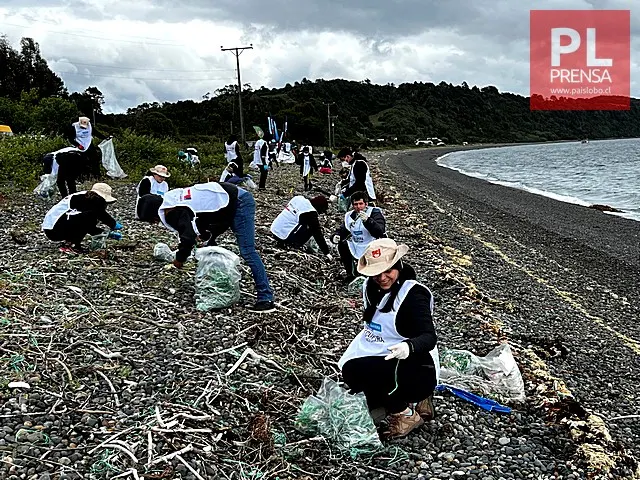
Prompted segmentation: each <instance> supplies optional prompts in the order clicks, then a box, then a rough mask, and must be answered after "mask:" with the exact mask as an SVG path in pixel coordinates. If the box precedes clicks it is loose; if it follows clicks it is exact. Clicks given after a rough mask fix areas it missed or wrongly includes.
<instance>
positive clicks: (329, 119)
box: [323, 102, 336, 150]
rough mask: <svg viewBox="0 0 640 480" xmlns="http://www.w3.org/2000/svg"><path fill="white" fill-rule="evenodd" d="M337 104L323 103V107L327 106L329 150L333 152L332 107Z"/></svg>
mask: <svg viewBox="0 0 640 480" xmlns="http://www.w3.org/2000/svg"><path fill="white" fill-rule="evenodd" d="M335 104H336V102H323V105H326V106H327V127H328V130H329V150H331V105H335Z"/></svg>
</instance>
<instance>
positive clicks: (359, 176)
mask: <svg viewBox="0 0 640 480" xmlns="http://www.w3.org/2000/svg"><path fill="white" fill-rule="evenodd" d="M338 158H339V159H340V161H343V162H347V163H348V164H349V165H350V166H351V172H350V174H349V186H348V187H347V188H345V189H344V190H343V191H342V195H344V196H345V197H350V196H351V195H352V194H354V193H355V192H367V195H369V203H370V204H371V205H372V206H373V205H375V201H376V193H375V189H374V188H373V180H372V178H371V172H370V170H369V164H368V163H367V159H366V158H365V157H364V156H362V154H360V153H359V152H354V151H352V150H351V149H349V148H343V149H342V150H340V151H339V152H338Z"/></svg>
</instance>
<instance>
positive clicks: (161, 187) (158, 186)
mask: <svg viewBox="0 0 640 480" xmlns="http://www.w3.org/2000/svg"><path fill="white" fill-rule="evenodd" d="M145 178H146V179H148V180H149V182H151V190H149V193H152V194H154V195H160V196H161V197H162V196H164V194H165V193H167V192H168V191H169V184H168V183H167V181H166V180H165V181H164V182H162V183H160V182H158V181H157V180H156V179H155V177H154V176H153V175H149V176H146V177H144V178H143V179H142V180H144V179H145ZM142 180H140V183H142ZM140 183H139V184H138V186H137V187H136V192H137V193H138V197H137V198H136V210H135V212H136V213H135V218H136V220H138V202H139V201H140Z"/></svg>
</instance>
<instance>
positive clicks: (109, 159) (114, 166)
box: [98, 138, 127, 178]
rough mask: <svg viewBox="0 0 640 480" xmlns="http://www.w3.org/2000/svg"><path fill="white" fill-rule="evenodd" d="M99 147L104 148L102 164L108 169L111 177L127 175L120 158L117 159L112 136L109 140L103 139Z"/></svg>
mask: <svg viewBox="0 0 640 480" xmlns="http://www.w3.org/2000/svg"><path fill="white" fill-rule="evenodd" d="M98 147H100V150H102V165H103V166H104V168H105V169H106V170H107V175H109V176H110V177H111V178H124V177H126V176H127V174H126V173H124V172H123V171H122V168H120V164H119V163H118V160H116V152H115V149H114V148H113V140H112V139H111V138H110V139H108V140H103V141H102V142H100V144H99V145H98Z"/></svg>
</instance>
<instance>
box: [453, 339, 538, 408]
mask: <svg viewBox="0 0 640 480" xmlns="http://www.w3.org/2000/svg"><path fill="white" fill-rule="evenodd" d="M440 383H442V384H444V385H450V386H452V387H456V388H461V389H463V390H468V391H470V392H473V393H477V394H480V395H483V396H487V397H490V398H498V399H500V400H501V401H524V400H525V393H524V381H523V379H522V374H521V373H520V369H519V368H518V364H517V363H516V360H515V358H513V354H512V353H511V347H509V344H508V343H502V344H500V345H498V346H497V347H496V348H494V349H493V350H491V351H490V352H489V353H488V354H487V355H486V356H484V357H478V356H476V355H474V354H473V353H471V352H470V351H468V350H453V349H445V348H443V349H441V351H440Z"/></svg>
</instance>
